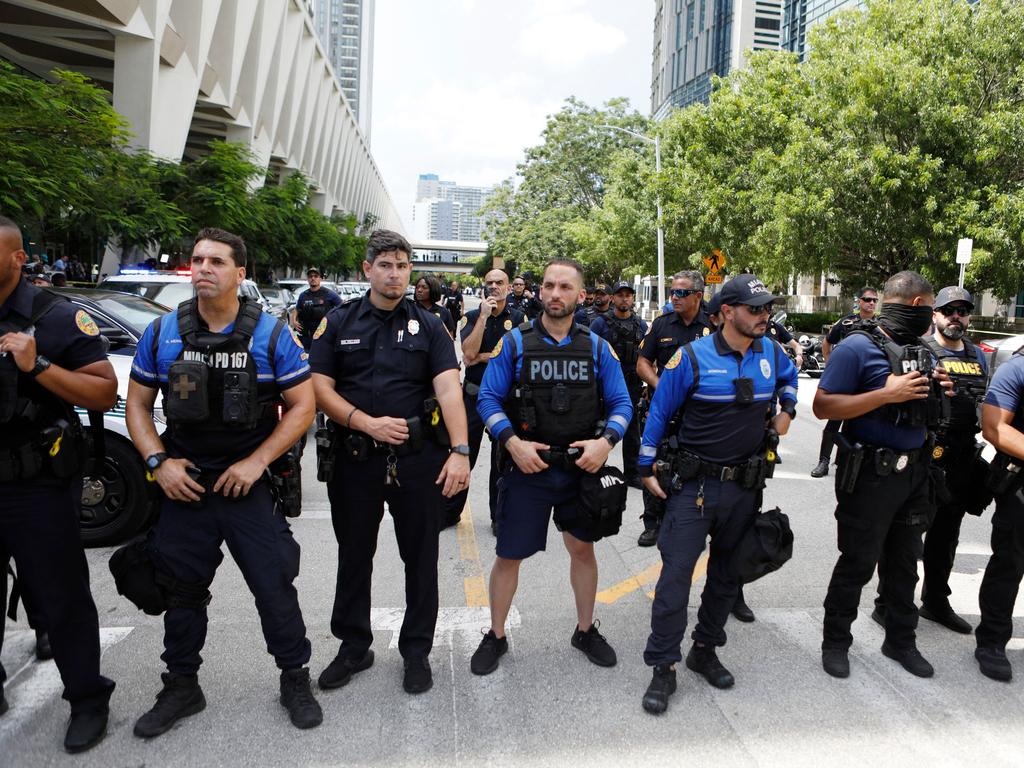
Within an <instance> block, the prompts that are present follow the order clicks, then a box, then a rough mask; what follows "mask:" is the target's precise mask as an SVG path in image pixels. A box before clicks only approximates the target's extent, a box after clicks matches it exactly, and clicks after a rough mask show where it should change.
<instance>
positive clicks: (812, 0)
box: [782, 0, 864, 61]
mask: <svg viewBox="0 0 1024 768" xmlns="http://www.w3.org/2000/svg"><path fill="white" fill-rule="evenodd" d="M863 5H864V0H786V12H785V14H784V16H785V19H784V21H783V24H782V49H783V50H784V51H791V52H792V53H797V54H799V55H800V60H801V61H803V60H804V59H806V58H807V30H808V29H810V28H811V27H813V26H814V25H815V24H819V23H821V22H822V21H824V20H825V19H827V18H828V17H829V16H831V15H832V14H834V13H836V12H838V11H843V10H846V9H848V8H860V7H861V6H863Z"/></svg>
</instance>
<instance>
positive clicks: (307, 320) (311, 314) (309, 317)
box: [182, 288, 332, 338]
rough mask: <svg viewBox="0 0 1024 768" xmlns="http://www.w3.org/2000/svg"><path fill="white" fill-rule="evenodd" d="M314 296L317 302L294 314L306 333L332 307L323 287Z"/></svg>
mask: <svg viewBox="0 0 1024 768" xmlns="http://www.w3.org/2000/svg"><path fill="white" fill-rule="evenodd" d="M309 295H310V294H309V291H307V292H306V296H307V297H309ZM315 298H320V303H319V304H315V303H312V302H311V303H309V304H306V305H305V306H300V307H298V308H297V310H296V314H297V315H298V316H299V324H300V325H301V326H302V330H303V332H304V333H305V334H306V335H312V334H313V332H314V331H316V328H317V326H318V325H320V321H321V320H323V319H324V318H325V317H326V316H327V313H328V312H329V311H330V310H331V309H332V307H331V305H330V304H329V303H328V302H327V291H326V290H325V289H323V288H321V289H320V290H319V291H317V296H316V297H314V299H315ZM182 338H184V337H182Z"/></svg>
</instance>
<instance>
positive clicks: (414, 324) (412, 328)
mask: <svg viewBox="0 0 1024 768" xmlns="http://www.w3.org/2000/svg"><path fill="white" fill-rule="evenodd" d="M406 328H408V329H409V333H411V334H412V335H413V336H415V335H416V334H417V333H419V332H420V321H419V320H410V321H409V324H408V325H407V326H406Z"/></svg>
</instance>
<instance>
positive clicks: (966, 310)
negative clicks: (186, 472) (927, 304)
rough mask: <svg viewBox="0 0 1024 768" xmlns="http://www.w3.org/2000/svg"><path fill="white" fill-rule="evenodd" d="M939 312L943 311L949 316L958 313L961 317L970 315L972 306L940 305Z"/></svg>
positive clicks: (945, 315)
mask: <svg viewBox="0 0 1024 768" xmlns="http://www.w3.org/2000/svg"><path fill="white" fill-rule="evenodd" d="M939 312H941V313H942V314H943V316H944V317H949V316H951V315H958V316H959V317H970V315H971V308H970V307H940V308H939Z"/></svg>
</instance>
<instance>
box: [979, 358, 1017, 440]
mask: <svg viewBox="0 0 1024 768" xmlns="http://www.w3.org/2000/svg"><path fill="white" fill-rule="evenodd" d="M1022 395H1024V357H1021V356H1020V355H1012V356H1011V357H1010V359H1009V360H1007V361H1006V362H1005V363H1003V364H1002V365H1000V366H999V367H998V368H997V369H996V372H995V374H993V376H992V381H991V383H989V385H988V392H987V393H986V394H985V405H994V406H995V407H996V408H1002V409H1003V410H1004V411H1009V412H1010V413H1012V414H1013V415H1014V416H1013V421H1011V422H1010V423H1011V425H1012V426H1013V428H1014V429H1016V430H1020V431H1021V432H1024V408H1021V398H1022Z"/></svg>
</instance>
